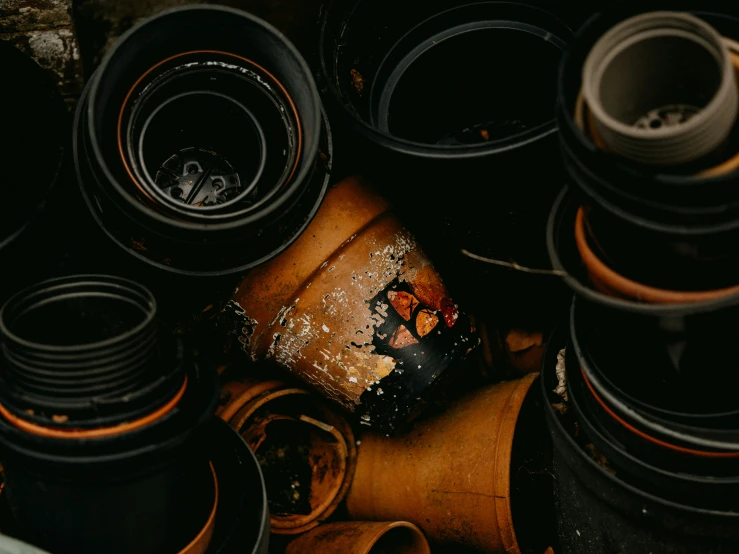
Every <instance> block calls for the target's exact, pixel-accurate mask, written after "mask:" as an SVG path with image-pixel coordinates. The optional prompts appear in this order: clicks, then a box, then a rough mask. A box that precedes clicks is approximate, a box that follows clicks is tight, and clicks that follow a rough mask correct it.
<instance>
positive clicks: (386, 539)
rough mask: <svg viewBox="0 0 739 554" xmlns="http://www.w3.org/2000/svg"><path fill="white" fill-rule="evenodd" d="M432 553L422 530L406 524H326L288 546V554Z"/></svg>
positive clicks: (398, 522)
mask: <svg viewBox="0 0 739 554" xmlns="http://www.w3.org/2000/svg"><path fill="white" fill-rule="evenodd" d="M315 553H322V554H431V549H430V548H429V545H428V542H427V541H426V538H425V537H424V536H423V533H422V532H421V530H420V529H419V528H418V527H416V526H415V525H413V524H412V523H408V522H407V521H396V522H393V523H381V522H371V521H342V522H338V523H327V524H326V525H321V526H320V527H318V528H317V529H314V530H313V531H310V532H309V533H306V534H305V535H303V536H301V537H299V538H297V539H295V540H294V541H292V542H291V543H290V544H288V545H287V549H286V550H285V554H315Z"/></svg>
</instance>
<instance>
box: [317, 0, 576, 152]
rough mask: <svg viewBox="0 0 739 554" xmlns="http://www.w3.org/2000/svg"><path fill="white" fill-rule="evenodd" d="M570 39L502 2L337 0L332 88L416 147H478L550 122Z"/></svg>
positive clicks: (530, 11)
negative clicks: (558, 80)
mask: <svg viewBox="0 0 739 554" xmlns="http://www.w3.org/2000/svg"><path fill="white" fill-rule="evenodd" d="M571 36H572V33H571V31H570V30H569V29H568V28H567V26H566V25H564V24H563V23H562V22H560V21H559V20H558V19H556V18H555V17H553V16H552V15H551V14H549V13H547V12H545V11H543V10H539V9H537V8H534V7H531V6H525V5H521V4H514V3H509V2H487V1H479V0H478V1H474V0H473V1H470V2H469V3H466V4H464V5H460V4H459V3H458V2H454V1H452V0H429V1H428V2H423V3H412V4H405V3H398V2H392V1H390V0H377V1H372V2H370V1H367V0H359V1H352V0H334V2H332V3H331V6H330V8H329V9H328V11H327V13H326V17H325V20H324V28H323V37H322V40H323V44H322V47H323V56H324V59H323V62H324V64H325V68H326V70H327V72H328V75H327V78H328V82H329V85H331V86H332V87H334V91H335V92H336V93H337V94H338V95H339V96H340V97H341V100H342V102H343V103H344V105H345V108H347V109H348V110H349V111H350V112H351V113H352V114H353V115H354V116H355V117H358V118H359V119H361V120H362V121H363V122H364V123H365V124H369V125H370V126H372V127H373V128H374V129H376V130H377V131H380V132H382V133H384V134H386V135H392V136H395V137H397V138H399V139H403V140H406V141H411V142H413V143H416V144H419V145H435V146H439V147H442V148H448V147H454V146H459V147H470V146H473V147H474V146H476V145H477V146H480V145H485V144H486V143H495V142H496V141H499V140H505V139H510V138H511V137H515V136H518V135H521V134H522V133H525V132H527V131H529V130H532V129H535V128H538V127H540V126H542V125H549V124H552V121H553V119H554V104H555V95H556V76H557V68H558V66H559V61H560V57H561V54H562V51H563V50H564V48H565V46H566V43H567V41H568V40H569V39H570V37H571Z"/></svg>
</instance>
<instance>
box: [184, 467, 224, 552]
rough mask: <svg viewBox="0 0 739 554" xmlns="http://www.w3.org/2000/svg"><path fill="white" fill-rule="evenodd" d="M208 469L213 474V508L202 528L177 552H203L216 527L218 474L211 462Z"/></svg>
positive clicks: (206, 549) (206, 548) (205, 550)
mask: <svg viewBox="0 0 739 554" xmlns="http://www.w3.org/2000/svg"><path fill="white" fill-rule="evenodd" d="M210 471H211V473H212V474H213V493H214V494H213V496H214V498H213V509H212V510H211V511H210V514H209V515H208V519H207V520H206V522H205V525H203V528H202V529H200V531H199V532H198V534H197V535H196V536H195V538H194V539H192V541H190V543H189V544H188V545H187V546H186V547H185V548H183V549H182V550H180V552H179V554H205V553H206V552H207V551H208V546H209V545H210V541H211V539H212V538H213V531H214V529H215V527H216V512H217V511H218V476H217V475H216V469H215V468H214V467H213V462H210Z"/></svg>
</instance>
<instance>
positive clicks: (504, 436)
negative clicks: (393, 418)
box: [347, 374, 553, 553]
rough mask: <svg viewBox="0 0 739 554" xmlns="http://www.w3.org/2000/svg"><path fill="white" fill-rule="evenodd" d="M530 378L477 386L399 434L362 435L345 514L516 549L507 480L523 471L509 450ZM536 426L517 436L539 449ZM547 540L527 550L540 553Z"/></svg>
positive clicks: (492, 548) (494, 548) (478, 545)
mask: <svg viewBox="0 0 739 554" xmlns="http://www.w3.org/2000/svg"><path fill="white" fill-rule="evenodd" d="M535 379H536V375H534V374H529V375H526V376H525V377H523V378H522V379H520V380H517V381H509V382H504V383H500V384H496V385H492V386H488V387H485V388H483V389H480V390H477V391H475V392H474V393H473V394H471V395H470V396H468V397H466V398H465V399H462V400H460V401H458V402H456V403H454V404H453V405H451V406H449V407H448V408H447V409H446V410H445V411H444V412H443V413H441V414H439V415H437V416H434V417H431V418H428V419H426V420H423V421H420V420H419V421H416V422H415V423H414V426H413V428H412V429H411V430H410V431H409V432H408V433H407V434H405V435H403V436H399V437H390V438H388V437H382V436H380V435H376V434H370V433H368V434H366V435H364V436H363V437H362V443H361V445H360V447H359V456H358V460H357V472H356V474H355V477H354V482H353V483H352V488H351V489H350V491H349V495H348V497H347V508H348V510H349V514H350V516H351V517H352V518H353V519H370V520H378V521H390V520H395V519H403V520H408V521H411V522H413V523H415V524H416V525H418V526H419V527H420V528H421V529H423V531H424V532H425V533H426V535H427V536H428V537H429V538H431V539H434V540H436V541H439V542H443V543H462V544H465V545H467V546H470V547H472V548H475V549H477V550H479V551H482V552H506V553H519V552H521V548H520V547H519V539H520V538H523V535H522V537H519V538H517V536H516V534H517V530H518V529H515V530H514V520H517V518H518V517H519V515H520V512H519V513H516V510H515V509H518V508H523V505H522V504H513V506H514V508H515V509H512V494H511V493H512V488H513V487H512V483H511V482H512V475H516V474H519V473H522V472H519V471H518V470H517V469H515V470H514V469H513V466H512V453H513V451H514V430H516V432H518V430H517V425H518V422H519V421H523V420H524V419H525V420H527V421H530V420H528V415H530V414H531V413H532V412H531V411H528V409H527V411H528V413H527V416H526V417H523V415H522V417H521V418H519V414H523V413H524V412H523V411H522V410H521V407H522V405H523V403H524V399H525V398H526V396H527V392H528V391H529V389H530V388H531V384H532V383H533V382H534V381H535ZM529 396H530V397H532V395H529ZM533 400H534V399H533V397H532V398H531V401H533ZM529 406H530V405H529ZM537 415H538V414H537ZM539 419H541V418H539ZM542 429H543V421H538V420H536V422H535V425H533V426H531V427H527V428H521V430H520V432H521V433H522V434H521V435H520V436H525V437H526V441H527V442H528V443H529V444H532V443H538V444H539V447H540V448H542V449H544V448H545V444H546V440H542V441H539V439H538V438H537V431H538V430H542ZM516 501H517V500H516ZM543 504H545V502H544V501H539V502H533V503H531V506H527V507H526V508H525V509H523V510H522V511H524V512H526V516H527V517H531V516H532V512H534V511H536V510H537V509H539V508H540V507H541V506H542V505H543ZM552 517H553V516H552ZM534 518H535V519H539V518H541V519H544V517H543V516H542V515H538V516H534ZM518 521H520V520H518ZM540 525H543V523H541V524H540ZM521 529H523V527H522V528H521ZM541 530H542V529H541V528H539V530H538V531H539V533H529V532H527V533H526V535H527V536H526V537H525V540H529V539H530V538H532V535H534V534H537V535H539V536H540V537H541V536H542V535H544V533H542V532H541ZM537 540H539V537H537ZM548 544H549V542H546V543H545V544H540V545H538V546H535V545H534V546H533V548H536V549H538V550H541V551H543V550H544V549H545V548H546V545H548ZM528 547H529V545H527V548H528Z"/></svg>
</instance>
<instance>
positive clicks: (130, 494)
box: [0, 275, 218, 554]
mask: <svg viewBox="0 0 739 554" xmlns="http://www.w3.org/2000/svg"><path fill="white" fill-rule="evenodd" d="M0 333H1V334H2V355H1V356H0V379H2V385H3V386H2V394H0V416H2V417H0V444H2V463H3V469H4V476H5V489H4V493H5V495H7V501H8V504H9V506H10V508H11V511H12V514H13V517H14V519H15V524H16V526H17V528H18V529H19V533H20V534H21V535H22V538H26V539H28V540H30V541H31V542H32V543H34V544H38V545H39V546H41V547H43V548H47V549H49V550H52V551H54V552H61V553H63V552H75V553H87V552H89V553H93V552H111V553H121V554H122V553H124V552H134V551H135V552H142V553H144V552H149V553H152V554H154V553H161V552H180V551H181V550H183V549H184V551H185V552H191V553H195V552H199V551H202V552H205V550H198V549H197V548H199V547H202V546H203V545H204V543H206V542H208V541H207V539H208V536H209V534H210V533H212V528H211V527H212V526H213V513H214V510H215V509H216V507H217V498H218V493H217V490H218V488H217V484H216V483H217V482H216V480H215V479H214V469H213V468H212V467H211V464H210V463H209V462H210V461H211V460H210V458H211V454H212V452H211V451H210V449H207V448H203V446H202V445H203V444H204V443H203V439H204V433H203V431H204V427H205V426H206V424H207V423H208V421H209V420H210V419H211V413H212V411H213V408H214V405H215V401H216V391H217V386H216V380H217V377H216V374H215V371H213V370H212V369H210V368H208V367H206V366H204V365H203V364H202V363H200V362H198V361H195V360H194V359H192V358H191V357H190V356H188V355H187V354H186V352H185V350H184V348H183V346H182V345H181V344H180V343H179V341H177V340H175V339H174V338H172V337H171V336H170V335H169V333H167V332H166V330H165V329H163V328H160V326H159V325H158V323H157V319H156V302H155V301H154V298H153V297H152V296H151V293H149V292H148V291H147V290H146V289H145V288H143V287H141V286H139V285H137V284H135V283H132V282H130V281H126V280H123V279H120V278H116V277H108V276H99V275H83V276H74V277H68V278H61V279H55V280H51V281H47V282H44V283H40V284H38V285H35V286H33V287H30V288H29V289H27V290H25V291H22V292H21V293H19V294H17V295H16V296H14V297H13V298H12V299H11V300H9V301H8V302H7V303H6V304H5V306H4V307H3V309H2V312H0ZM216 469H217V468H216ZM193 541H195V542H193ZM188 549H189V550H188Z"/></svg>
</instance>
